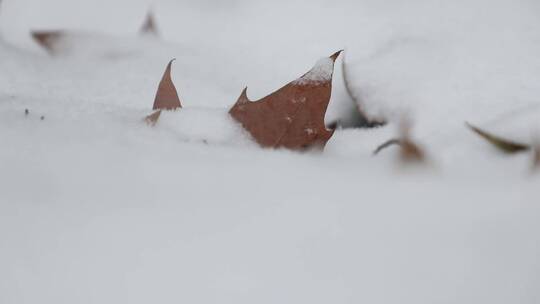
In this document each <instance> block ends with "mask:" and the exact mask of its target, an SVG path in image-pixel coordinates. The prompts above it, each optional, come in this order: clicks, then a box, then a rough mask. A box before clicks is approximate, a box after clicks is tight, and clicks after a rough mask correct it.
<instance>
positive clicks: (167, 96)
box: [145, 59, 182, 126]
mask: <svg viewBox="0 0 540 304" xmlns="http://www.w3.org/2000/svg"><path fill="white" fill-rule="evenodd" d="M173 61H174V59H173V60H171V61H170V62H169V64H167V68H166V69H165V73H164V74H163V77H162V78H161V81H160V83H159V86H158V90H157V93H156V98H155V99H154V106H153V107H152V109H153V110H158V111H156V112H154V113H153V114H151V115H149V116H147V117H146V118H145V121H146V122H147V123H148V124H149V125H152V126H153V125H155V124H156V123H157V121H158V119H159V116H160V115H161V110H176V109H179V108H181V107H182V104H181V103H180V98H179V97H178V92H177V91H176V87H175V86H174V83H173V82H172V77H171V67H172V63H173Z"/></svg>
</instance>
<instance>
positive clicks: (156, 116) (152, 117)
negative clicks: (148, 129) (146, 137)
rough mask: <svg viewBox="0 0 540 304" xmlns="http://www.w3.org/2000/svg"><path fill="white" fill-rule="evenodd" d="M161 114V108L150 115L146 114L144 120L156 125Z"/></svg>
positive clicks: (150, 124)
mask: <svg viewBox="0 0 540 304" xmlns="http://www.w3.org/2000/svg"><path fill="white" fill-rule="evenodd" d="M160 116H161V110H159V111H156V112H154V113H152V114H150V115H148V116H146V118H145V119H144V121H145V122H146V123H147V124H148V125H149V126H152V127H153V126H155V125H156V123H157V122H158V120H159V117H160Z"/></svg>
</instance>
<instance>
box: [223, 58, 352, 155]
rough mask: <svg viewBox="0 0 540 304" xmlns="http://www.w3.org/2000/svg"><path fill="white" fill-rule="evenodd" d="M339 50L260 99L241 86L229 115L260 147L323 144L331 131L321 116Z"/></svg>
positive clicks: (328, 95)
mask: <svg viewBox="0 0 540 304" xmlns="http://www.w3.org/2000/svg"><path fill="white" fill-rule="evenodd" d="M340 53H341V51H339V52H337V53H335V54H333V55H332V56H330V57H329V58H325V59H322V60H321V61H319V62H318V63H317V65H316V66H315V67H313V69H311V70H310V71H309V72H308V73H306V74H304V75H303V76H302V77H300V78H299V79H297V80H295V81H293V82H290V83H289V84H287V85H286V86H284V87H282V88H281V89H279V90H277V91H276V92H274V93H272V94H270V95H268V96H266V97H264V98H263V99H261V100H259V101H254V102H252V101H250V100H249V98H248V97H247V89H244V91H243V92H242V94H241V95H240V98H239V99H238V101H237V102H236V104H235V105H234V106H233V107H232V108H231V110H230V111H229V113H230V115H231V116H232V117H233V118H234V119H236V120H237V121H238V122H240V123H241V124H242V126H243V127H244V128H245V129H246V130H247V131H248V132H249V133H250V134H251V135H252V136H253V138H254V139H255V140H256V141H257V142H258V143H259V144H260V145H261V146H262V147H268V148H281V147H282V148H288V149H294V150H303V149H308V148H312V147H324V146H325V145H326V142H327V141H328V140H329V139H330V137H331V136H332V134H333V133H334V131H333V130H327V129H326V126H325V124H324V116H325V114H326V109H327V108H328V103H329V102H330V95H331V93H332V74H333V70H334V63H335V61H336V59H337V57H338V56H339V54H340Z"/></svg>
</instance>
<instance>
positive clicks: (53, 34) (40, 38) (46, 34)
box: [32, 31, 65, 55]
mask: <svg viewBox="0 0 540 304" xmlns="http://www.w3.org/2000/svg"><path fill="white" fill-rule="evenodd" d="M64 35H65V33H64V32H63V31H34V32H32V38H34V40H35V41H36V42H37V43H38V44H39V45H40V46H41V47H43V48H44V49H45V50H46V51H47V52H48V53H49V54H51V55H54V54H55V52H56V45H57V44H58V42H59V41H60V40H61V39H62V38H63V37H64Z"/></svg>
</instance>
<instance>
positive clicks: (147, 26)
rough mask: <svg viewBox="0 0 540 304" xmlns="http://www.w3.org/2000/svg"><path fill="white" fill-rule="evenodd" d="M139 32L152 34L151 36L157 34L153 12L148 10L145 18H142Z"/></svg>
mask: <svg viewBox="0 0 540 304" xmlns="http://www.w3.org/2000/svg"><path fill="white" fill-rule="evenodd" d="M139 33H140V34H142V35H152V36H158V35H159V31H158V30H157V26H156V22H155V18H154V13H153V12H152V11H151V10H150V11H148V13H147V14H146V19H145V20H144V23H143V25H142V26H141V29H140V30H139Z"/></svg>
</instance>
